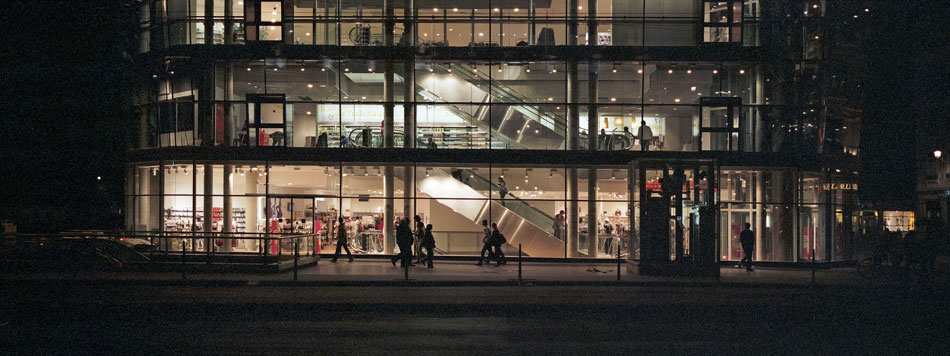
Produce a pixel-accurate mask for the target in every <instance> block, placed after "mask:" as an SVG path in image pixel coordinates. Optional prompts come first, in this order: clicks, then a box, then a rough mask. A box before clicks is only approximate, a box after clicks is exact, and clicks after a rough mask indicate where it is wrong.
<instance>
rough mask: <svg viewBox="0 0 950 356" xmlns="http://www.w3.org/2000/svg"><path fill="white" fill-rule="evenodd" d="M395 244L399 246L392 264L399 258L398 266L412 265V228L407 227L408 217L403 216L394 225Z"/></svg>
mask: <svg viewBox="0 0 950 356" xmlns="http://www.w3.org/2000/svg"><path fill="white" fill-rule="evenodd" d="M396 245H398V246H399V254H398V255H396V256H393V258H392V263H393V266H395V265H396V260H400V261H401V262H400V265H399V266H400V267H406V266H409V267H412V266H415V265H414V264H412V230H410V229H409V218H404V219H402V221H400V222H399V226H397V227H396Z"/></svg>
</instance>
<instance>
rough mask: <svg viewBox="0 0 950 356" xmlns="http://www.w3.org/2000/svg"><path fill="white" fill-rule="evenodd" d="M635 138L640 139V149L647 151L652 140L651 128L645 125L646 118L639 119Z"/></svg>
mask: <svg viewBox="0 0 950 356" xmlns="http://www.w3.org/2000/svg"><path fill="white" fill-rule="evenodd" d="M637 138H638V139H640V150H641V151H649V150H650V143H652V142H653V130H651V129H650V126H647V121H646V120H640V130H639V132H637Z"/></svg>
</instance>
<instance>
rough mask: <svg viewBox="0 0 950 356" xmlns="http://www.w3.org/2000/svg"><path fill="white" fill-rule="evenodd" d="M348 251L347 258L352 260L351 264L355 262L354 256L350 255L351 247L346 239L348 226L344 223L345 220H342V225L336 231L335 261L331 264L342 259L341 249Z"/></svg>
mask: <svg viewBox="0 0 950 356" xmlns="http://www.w3.org/2000/svg"><path fill="white" fill-rule="evenodd" d="M341 248H342V249H344V250H346V257H349V258H350V262H353V254H351V253H350V247H349V246H347V238H346V224H344V223H343V218H342V217H341V218H340V224H339V226H338V227H337V230H336V252H335V253H334V254H333V259H332V260H330V262H336V259H337V258H339V257H340V249H341Z"/></svg>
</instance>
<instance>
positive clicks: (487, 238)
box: [475, 220, 495, 266]
mask: <svg viewBox="0 0 950 356" xmlns="http://www.w3.org/2000/svg"><path fill="white" fill-rule="evenodd" d="M482 231H483V232H484V236H482V252H481V254H479V257H478V263H477V264H475V265H476V266H481V265H482V260H485V262H488V263H491V260H492V258H494V257H495V252H494V251H492V243H491V238H492V234H491V229H489V228H488V220H482ZM485 252H488V259H485Z"/></svg>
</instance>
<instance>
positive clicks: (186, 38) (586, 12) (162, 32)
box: [141, 0, 760, 50]
mask: <svg viewBox="0 0 950 356" xmlns="http://www.w3.org/2000/svg"><path fill="white" fill-rule="evenodd" d="M390 3H391V4H392V9H393V17H394V19H396V21H397V24H396V26H395V27H394V32H393V37H394V39H393V43H394V44H397V45H409V44H415V45H420V46H453V47H469V46H533V45H566V44H568V43H569V41H568V40H569V39H568V38H567V36H568V24H569V22H570V21H571V19H572V17H571V16H572V12H573V13H574V16H576V17H575V19H576V20H575V21H578V25H577V26H578V31H577V38H575V39H573V40H574V41H576V43H577V45H582V46H583V45H591V43H590V41H591V38H594V39H596V41H597V42H596V45H598V46H694V45H697V44H700V43H727V44H728V43H733V44H738V45H744V46H757V45H759V38H758V24H759V13H760V9H759V1H758V0H744V1H702V2H697V1H694V0H636V1H610V0H598V1H597V4H596V6H597V8H596V11H591V9H590V8H588V6H587V5H588V3H587V2H586V1H582V2H579V5H578V8H577V9H576V11H569V9H568V8H567V7H568V1H567V0H552V1H534V2H524V1H516V0H499V1H492V2H491V3H490V5H489V3H481V2H477V1H468V0H456V1H418V0H417V1H413V2H408V1H398V0H397V1H391V2H390ZM410 4H414V8H410V7H409V6H411V5H410ZM225 5H226V2H225V1H224V0H164V1H163V0H152V1H149V2H148V3H147V4H145V5H143V7H142V12H143V13H144V14H145V15H143V17H142V20H141V23H142V26H141V31H142V33H143V36H142V38H143V40H142V41H143V46H145V48H148V47H152V48H161V47H162V46H173V45H182V44H204V43H211V44H232V43H233V44H238V43H245V42H246V41H276V42H283V43H288V44H296V45H339V46H379V45H382V44H383V43H384V41H385V39H384V36H383V26H384V25H383V24H384V19H385V12H384V9H383V2H382V1H366V0H329V1H326V0H294V1H272V0H271V1H268V0H248V1H232V7H231V8H230V9H228V8H226V6H225ZM209 6H210V7H209ZM588 21H596V23H597V29H596V31H597V33H596V35H595V36H594V34H592V33H590V31H591V30H592V29H590V28H589V27H588ZM208 24H210V25H208ZM206 26H211V28H210V29H208V28H206ZM146 50H147V49H146Z"/></svg>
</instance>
